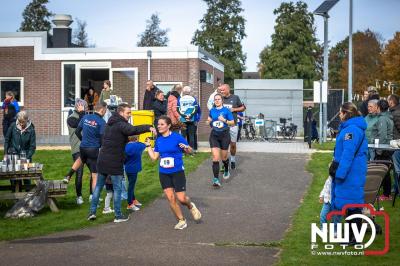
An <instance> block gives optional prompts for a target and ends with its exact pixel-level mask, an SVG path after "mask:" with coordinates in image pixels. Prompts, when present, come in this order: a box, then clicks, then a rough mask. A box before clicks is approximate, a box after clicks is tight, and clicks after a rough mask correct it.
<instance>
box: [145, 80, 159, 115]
mask: <svg viewBox="0 0 400 266" xmlns="http://www.w3.org/2000/svg"><path fill="white" fill-rule="evenodd" d="M157 91H158V88H157V87H156V86H155V85H154V83H153V81H152V80H148V81H147V82H146V91H145V93H144V98H143V110H153V102H154V101H155V99H156V92H157Z"/></svg>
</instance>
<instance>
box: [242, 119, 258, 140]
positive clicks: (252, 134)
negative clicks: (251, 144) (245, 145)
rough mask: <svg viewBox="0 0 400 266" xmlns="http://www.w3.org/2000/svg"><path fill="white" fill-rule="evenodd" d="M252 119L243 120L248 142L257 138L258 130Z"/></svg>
mask: <svg viewBox="0 0 400 266" xmlns="http://www.w3.org/2000/svg"><path fill="white" fill-rule="evenodd" d="M251 119H252V118H251V117H249V116H245V117H244V120H243V130H244V137H245V138H246V139H247V140H254V139H255V138H256V130H255V128H254V125H253V123H252V121H251Z"/></svg>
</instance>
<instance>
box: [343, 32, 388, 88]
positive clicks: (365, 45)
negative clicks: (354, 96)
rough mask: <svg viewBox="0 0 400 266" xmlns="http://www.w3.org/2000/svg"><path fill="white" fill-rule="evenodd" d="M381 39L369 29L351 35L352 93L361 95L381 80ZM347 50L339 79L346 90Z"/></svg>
mask: <svg viewBox="0 0 400 266" xmlns="http://www.w3.org/2000/svg"><path fill="white" fill-rule="evenodd" d="M381 52H382V38H381V37H380V35H379V34H378V33H375V32H373V31H371V30H369V29H367V30H366V31H364V32H361V31H358V32H356V33H354V34H353V92H354V93H358V94H362V93H363V91H364V90H366V89H367V88H368V86H371V85H373V86H374V85H375V81H376V80H377V79H381V78H382V64H381ZM348 64H349V58H348V49H346V56H345V58H344V59H343V62H342V69H341V71H340V78H341V82H342V84H343V86H344V87H345V88H347V84H348V83H347V79H348Z"/></svg>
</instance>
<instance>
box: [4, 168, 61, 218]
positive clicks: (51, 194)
mask: <svg viewBox="0 0 400 266" xmlns="http://www.w3.org/2000/svg"><path fill="white" fill-rule="evenodd" d="M24 179H29V180H31V181H33V183H34V184H31V185H24V184H22V185H21V186H20V185H19V184H18V183H16V185H15V186H11V185H9V184H7V185H1V186H0V191H12V189H13V188H14V189H15V191H19V190H27V189H28V190H30V189H32V188H34V187H36V182H37V181H39V180H43V177H42V170H27V171H24V170H22V171H18V172H0V180H9V181H11V180H13V181H17V180H24ZM48 182H49V188H48V194H47V204H48V205H49V207H50V210H51V211H52V212H58V211H59V209H58V207H57V201H56V198H60V197H64V196H65V195H66V194H67V184H64V183H63V182H62V181H61V180H48ZM27 193H28V192H5V193H0V200H2V199H11V200H18V199H22V198H23V197H25V195H26V194H27Z"/></svg>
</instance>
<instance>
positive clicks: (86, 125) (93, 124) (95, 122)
mask: <svg viewBox="0 0 400 266" xmlns="http://www.w3.org/2000/svg"><path fill="white" fill-rule="evenodd" d="M105 125H106V122H105V121H104V120H103V118H102V117H101V116H100V115H98V114H96V113H95V114H88V115H85V116H84V117H82V119H81V121H80V122H79V125H78V128H82V141H81V147H82V148H100V146H101V137H102V135H103V133H104V127H105Z"/></svg>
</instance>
